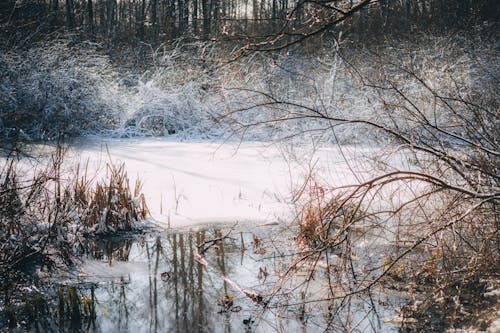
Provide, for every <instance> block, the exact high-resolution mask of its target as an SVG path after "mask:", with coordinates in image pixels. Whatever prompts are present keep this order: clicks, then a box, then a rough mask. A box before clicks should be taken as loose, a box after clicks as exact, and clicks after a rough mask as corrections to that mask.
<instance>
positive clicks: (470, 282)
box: [225, 45, 500, 330]
mask: <svg viewBox="0 0 500 333" xmlns="http://www.w3.org/2000/svg"><path fill="white" fill-rule="evenodd" d="M437 46H438V47H442V46H440V45H437ZM448 46H449V45H448ZM485 50H486V49H479V48H478V49H477V51H478V52H479V53H481V52H485ZM384 51H385V52H387V53H388V54H383V55H382V56H380V57H377V56H376V55H374V53H373V52H372V51H370V52H367V53H366V54H365V56H366V59H368V60H366V59H362V61H361V62H356V61H354V60H356V59H354V60H353V61H352V63H349V62H348V66H347V67H345V68H350V69H351V73H352V74H354V75H356V76H357V77H358V79H359V80H358V81H357V85H358V87H360V90H361V91H362V93H361V94H359V95H357V94H358V93H359V90H356V89H355V86H353V85H351V87H350V89H351V90H352V94H353V95H354V97H359V99H361V100H364V101H367V103H366V102H362V101H361V102H360V103H361V104H363V105H366V106H367V107H369V108H368V109H365V110H359V112H357V111H356V110H354V112H342V105H343V104H342V103H343V102H345V101H342V100H338V99H337V102H336V103H333V104H332V103H327V102H325V101H328V99H329V98H330V97H331V96H330V95H328V91H326V94H323V93H325V90H321V89H316V90H315V91H316V92H319V93H320V94H319V95H317V96H316V99H314V98H311V99H306V100H303V101H300V100H299V99H297V98H294V96H291V97H289V96H282V95H279V94H275V93H273V92H269V91H258V90H256V89H252V93H254V94H255V95H257V96H259V98H260V101H261V102H258V103H256V104H255V105H254V106H253V107H252V106H248V107H245V108H241V109H238V110H235V111H233V112H232V113H229V114H227V115H225V116H227V117H232V116H234V115H238V114H239V113H240V112H247V111H248V110H253V109H254V107H255V109H256V110H260V111H262V110H264V111H266V110H267V114H266V116H267V118H266V119H264V120H262V121H261V120H260V119H257V120H255V119H254V120H252V119H248V121H247V122H246V123H244V122H239V123H238V124H239V125H240V126H241V129H243V131H247V130H249V129H250V128H252V127H254V126H260V125H262V124H263V123H265V124H268V125H269V124H270V125H272V126H276V127H280V126H282V125H284V126H286V123H288V122H291V123H295V122H297V121H304V122H307V121H309V120H313V121H315V122H316V124H318V126H316V127H312V128H311V132H320V133H322V134H324V135H325V137H328V136H330V137H333V138H334V139H335V140H337V135H336V133H339V131H340V128H341V127H346V128H349V129H350V131H359V130H360V128H362V129H363V136H364V138H365V139H366V141H365V142H364V144H365V145H367V146H369V145H370V144H374V145H375V147H377V149H378V150H377V153H376V155H377V156H375V159H374V161H375V162H376V164H375V165H379V166H382V168H381V169H379V170H378V171H377V172H376V173H375V175H372V176H371V178H370V177H369V178H366V177H357V178H358V182H356V183H353V184H352V185H342V186H334V185H329V184H315V183H314V182H313V183H310V184H309V185H306V186H305V187H304V188H308V189H309V190H302V191H300V193H302V195H303V196H304V198H303V199H304V200H302V203H305V206H303V207H300V208H299V212H300V213H299V214H298V219H297V220H298V226H297V230H298V236H297V241H298V243H299V244H300V245H302V246H303V247H304V249H303V251H301V252H300V253H299V254H298V255H297V257H296V258H295V260H294V261H293V263H292V264H291V266H290V268H289V269H288V270H287V271H286V274H284V277H283V279H282V280H280V283H281V286H280V287H277V289H278V290H283V289H286V288H291V289H293V290H296V289H299V288H302V290H304V293H305V295H306V296H305V300H303V302H304V304H307V303H309V302H318V303H320V302H328V301H332V302H335V301H338V300H341V301H343V300H347V299H349V298H350V297H352V296H353V295H365V294H367V293H368V294H369V293H371V292H373V291H374V290H376V288H378V287H380V286H389V287H391V288H397V289H402V290H405V291H406V292H408V293H409V295H414V293H415V292H422V291H426V292H429V294H434V295H439V296H435V297H434V298H427V301H426V302H424V303H418V302H417V304H424V306H420V307H418V306H417V307H416V308H413V310H411V311H410V310H408V308H404V309H403V312H402V315H404V316H414V317H416V318H417V319H422V320H420V321H418V322H419V323H421V324H418V325H410V324H409V322H414V320H406V321H404V322H405V323H406V324H405V325H406V327H407V328H408V329H410V330H411V329H415V330H426V329H429V327H430V326H428V325H435V324H436V323H435V322H432V321H431V320H424V318H425V317H426V316H428V315H429V313H425V309H428V310H429V309H431V310H432V311H435V313H434V314H430V316H431V317H432V316H438V317H439V321H438V323H439V325H440V327H441V328H447V327H458V328H459V327H463V325H465V324H466V323H472V321H473V320H474V318H475V317H474V313H477V312H478V311H479V310H478V308H477V307H474V304H486V303H487V302H486V300H485V298H484V297H483V293H482V291H484V290H485V289H484V288H485V286H486V285H488V284H493V285H495V284H497V282H498V273H497V272H498V267H499V265H500V262H499V261H498V258H499V257H500V256H499V247H498V244H499V242H500V238H499V237H500V236H499V232H498V231H499V224H498V217H497V215H498V204H499V200H500V192H499V189H500V178H499V175H498V170H499V169H500V147H499V141H498V138H500V132H499V128H500V126H499V117H498V116H499V115H498V87H497V84H496V83H497V77H496V74H497V73H496V72H495V70H494V68H495V66H494V65H493V66H492V63H494V62H495V61H496V60H495V59H497V54H495V52H493V53H488V54H486V55H485V54H481V55H479V56H478V55H477V54H476V55H474V54H473V53H469V52H468V51H467V52H464V50H463V49H460V48H456V47H453V48H450V49H447V50H445V51H443V52H444V53H445V54H447V52H448V51H453V52H457V53H456V54H449V58H448V57H437V58H435V59H430V58H429V57H428V55H427V54H417V53H416V52H415V51H411V52H409V54H408V55H407V54H406V53H405V52H404V51H400V50H399V51H398V52H394V51H393V50H392V51H391V50H390V49H389V51H388V50H387V49H385V50H384ZM487 52H489V51H487ZM447 56H448V54H447ZM472 59H474V60H472ZM358 60H359V58H358ZM347 61H349V59H348V60H347ZM447 61H449V62H447ZM366 64H369V65H368V66H366ZM365 66H366V67H365ZM443 66H445V68H446V69H447V70H446V71H444V72H443V71H442V70H440V68H443ZM479 68H481V69H482V70H484V72H481V71H480V70H479ZM482 75H484V77H482ZM301 82H302V83H303V84H304V85H306V83H305V81H301ZM313 91H314V90H313ZM332 91H333V92H332V94H335V93H336V91H335V90H332ZM354 97H352V98H351V99H350V100H349V101H351V100H353V103H357V102H358V100H357V99H356V98H354ZM345 107H346V108H347V109H348V110H349V106H348V105H347V106H345ZM239 119H243V118H239ZM335 140H334V141H335ZM370 140H373V141H370ZM337 142H339V141H338V140H337ZM380 148H382V149H383V150H382V152H380ZM384 148H385V149H384ZM391 152H396V153H395V154H394V153H391ZM387 156H390V158H386V157H387ZM391 158H392V160H391ZM395 160H396V161H397V163H393V162H394V161H395ZM306 184H307V183H306ZM308 186H309V187H308ZM374 253H375V255H374ZM377 253H378V254H377ZM297 271H305V272H306V277H305V278H304V279H297V278H294V277H293V276H295V275H296V272H297ZM318 274H320V275H324V276H326V277H327V281H328V294H327V295H324V294H323V295H321V296H318V295H317V294H314V293H312V292H310V290H309V287H308V286H309V284H310V283H311V281H312V279H313V278H314V276H317V275H318ZM287 275H288V277H285V276H287ZM293 281H295V282H294V283H295V286H290V285H289V284H290V283H293ZM286 286H287V287H286ZM474 286H476V287H477V288H475V287H474ZM273 295H277V293H276V294H273ZM410 297H411V296H410ZM415 297H416V296H415ZM470 299H476V300H480V302H479V303H478V302H476V303H474V302H471V301H470ZM432 302H435V303H436V304H440V305H439V307H438V308H437V309H436V308H435V307H433V306H430V304H431V303H432ZM490 306H491V304H490ZM415 309H416V310H415ZM407 319H408V318H407ZM431 322H432V323H431ZM426 325H427V326H426Z"/></svg>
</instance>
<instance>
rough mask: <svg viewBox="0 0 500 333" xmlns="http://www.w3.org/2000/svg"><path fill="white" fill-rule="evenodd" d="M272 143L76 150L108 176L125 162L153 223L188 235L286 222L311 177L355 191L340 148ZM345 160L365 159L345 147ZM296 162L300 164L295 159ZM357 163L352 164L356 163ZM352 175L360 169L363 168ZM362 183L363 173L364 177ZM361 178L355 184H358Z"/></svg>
mask: <svg viewBox="0 0 500 333" xmlns="http://www.w3.org/2000/svg"><path fill="white" fill-rule="evenodd" d="M311 149H312V148H310V147H307V146H306V147H302V148H301V147H298V148H297V147H296V148H295V149H294V151H293V152H291V151H290V150H289V148H286V147H284V146H278V145H269V144H268V143H267V144H266V143H207V142H178V141H168V140H165V139H138V140H133V139H126V140H125V139H124V140H119V139H115V140H106V141H101V140H98V139H95V140H92V139H86V140H85V142H81V143H80V145H78V146H77V150H76V151H77V153H78V154H79V155H80V160H81V162H82V163H84V162H86V161H87V160H88V161H89V166H90V169H91V170H92V169H96V170H101V172H102V171H104V170H105V169H106V168H105V167H106V162H108V161H109V160H110V159H111V160H112V161H113V163H117V162H124V163H125V166H126V169H127V170H128V174H129V177H130V178H131V180H134V179H135V178H137V177H138V178H139V179H141V180H142V181H143V192H144V194H145V195H146V199H147V202H148V204H149V209H150V211H151V213H152V217H153V220H154V221H155V223H157V224H159V225H161V226H167V225H168V223H170V226H172V227H183V226H187V225H196V224H200V223H201V224H203V223H224V222H236V221H240V222H243V221H252V222H253V223H269V222H276V221H277V220H279V219H281V220H286V221H289V220H290V219H291V217H292V216H293V214H292V206H291V205H290V203H291V201H292V197H293V196H292V193H293V191H295V190H297V188H299V187H300V186H301V185H302V182H303V180H304V179H305V178H306V177H307V176H308V174H309V172H310V170H309V167H313V166H314V168H315V177H317V178H318V179H319V180H326V181H329V182H333V183H335V184H337V185H343V184H348V183H355V182H356V178H355V177H354V176H353V175H352V172H351V171H350V169H349V168H348V165H347V164H346V162H345V160H344V159H343V156H342V154H341V152H340V151H339V149H338V148H328V149H325V148H324V149H320V150H318V151H316V152H314V153H312V152H311ZM342 153H343V154H347V155H348V158H349V155H354V153H356V154H360V153H363V151H362V150H361V149H359V148H354V147H345V148H343V151H342ZM291 156H299V157H293V158H292V157H291ZM351 158H352V156H351ZM351 162H352V164H351V165H350V167H354V168H358V169H359V168H360V165H359V164H360V161H359V160H355V161H351ZM359 175H361V173H360V174H359ZM359 175H358V176H359Z"/></svg>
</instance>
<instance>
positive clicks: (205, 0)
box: [201, 0, 211, 40]
mask: <svg viewBox="0 0 500 333" xmlns="http://www.w3.org/2000/svg"><path fill="white" fill-rule="evenodd" d="M201 4H202V11H203V39H204V40H208V38H209V37H210V21H211V20H210V19H211V17H210V15H211V10H210V7H211V2H210V0H201Z"/></svg>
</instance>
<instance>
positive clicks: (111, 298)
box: [24, 228, 393, 333]
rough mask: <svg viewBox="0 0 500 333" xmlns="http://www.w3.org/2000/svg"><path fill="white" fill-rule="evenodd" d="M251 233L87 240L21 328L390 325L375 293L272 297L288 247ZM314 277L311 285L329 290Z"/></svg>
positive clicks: (292, 293)
mask: <svg viewBox="0 0 500 333" xmlns="http://www.w3.org/2000/svg"><path fill="white" fill-rule="evenodd" d="M276 232H277V231H276V230H265V231H264V232H263V234H264V235H265V234H267V235H272V234H275V233H276ZM255 234H256V233H255V232H253V231H248V230H244V231H241V232H240V231H234V230H231V232H228V230H224V229H219V228H215V229H207V230H199V231H192V232H174V231H172V232H166V233H157V234H149V235H144V236H136V237H126V238H115V239H102V240H99V241H95V242H92V243H89V244H87V246H86V249H85V251H84V253H82V258H83V259H82V263H81V264H80V265H79V266H78V267H77V268H76V269H75V270H74V271H72V272H69V273H68V274H67V275H66V276H63V277H61V276H58V277H55V278H54V281H61V279H63V278H64V279H65V282H64V285H62V286H61V285H60V284H59V286H58V287H57V288H56V292H55V296H52V294H51V293H50V292H46V293H45V294H44V295H45V296H44V297H42V299H44V302H46V305H45V306H39V308H41V309H43V311H44V312H42V310H36V311H35V310H32V312H33V313H37V311H38V312H39V313H38V314H36V315H31V317H29V318H27V319H26V320H27V321H28V323H29V324H28V325H27V326H29V330H31V331H57V330H59V329H61V330H62V331H73V332H78V331H85V332H178V333H184V332H224V333H232V332H276V331H277V332H323V331H325V329H326V330H327V331H339V332H340V331H351V330H352V331H368V330H370V331H380V330H383V331H390V330H391V329H393V328H392V327H389V326H381V325H383V323H382V322H381V321H380V320H379V319H380V316H378V314H379V313H380V312H381V311H382V312H383V311H387V310H384V307H383V306H382V307H381V306H380V303H377V304H374V302H373V301H372V300H371V299H370V300H369V301H366V302H365V301H361V302H359V301H356V302H352V303H351V302H348V300H343V302H345V304H339V303H331V304H320V303H303V302H301V300H302V301H303V300H305V298H306V295H305V294H304V293H303V292H301V290H300V289H296V290H293V289H288V290H287V292H286V293H282V294H281V295H279V297H275V298H273V300H271V301H270V300H269V295H270V294H271V293H273V292H276V291H277V289H276V286H277V285H279V284H280V283H281V282H282V281H281V280H280V279H281V275H280V274H281V273H280V272H283V271H284V270H286V267H287V257H286V256H284V255H283V254H284V250H283V249H284V248H286V247H284V246H282V245H281V244H277V243H276V242H271V243H269V242H267V241H266V240H263V239H262V238H260V237H257V236H255ZM264 244H268V245H264ZM269 244H271V245H269ZM316 280H317V281H316ZM316 280H315V281H311V282H310V284H311V285H313V284H315V286H313V288H311V289H310V290H314V292H315V293H317V294H318V295H321V294H322V293H323V294H326V293H327V291H326V289H324V284H323V283H322V282H321V279H320V278H317V279H316ZM323 282H324V281H323ZM322 288H323V289H322ZM275 296H277V295H275ZM293 304H299V305H293ZM24 315H25V314H24ZM360 323H361V324H360ZM353 325H356V326H353ZM365 328H368V330H364V329H365Z"/></svg>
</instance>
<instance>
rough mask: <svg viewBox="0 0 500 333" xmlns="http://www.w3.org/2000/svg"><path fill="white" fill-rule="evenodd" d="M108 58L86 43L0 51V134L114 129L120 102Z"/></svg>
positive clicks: (41, 136)
mask: <svg viewBox="0 0 500 333" xmlns="http://www.w3.org/2000/svg"><path fill="white" fill-rule="evenodd" d="M113 81H114V78H113V74H112V72H111V69H110V64H109V61H108V59H107V58H106V57H104V56H100V55H99V53H98V52H97V50H96V47H95V46H94V45H91V44H84V45H81V46H72V47H70V46H68V45H67V44H66V42H65V41H55V42H51V43H50V44H49V45H39V46H35V47H32V48H30V49H28V50H17V51H16V52H14V51H13V52H8V53H3V54H0V82H1V85H0V135H1V136H2V137H3V138H4V139H5V140H26V141H32V140H53V139H56V138H59V137H61V136H63V137H69V136H75V135H81V134H87V133H95V132H100V131H104V130H108V129H111V128H113V127H115V126H116V125H117V124H118V123H119V121H120V109H119V105H117V104H116V103H115V101H114V100H112V99H107V98H106V96H107V95H108V94H107V93H106V91H107V90H110V89H112V88H113V87H112V86H113Z"/></svg>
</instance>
